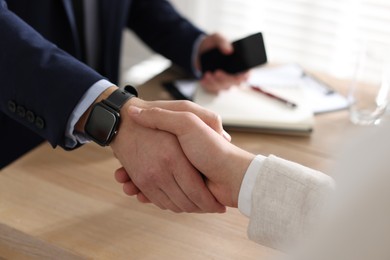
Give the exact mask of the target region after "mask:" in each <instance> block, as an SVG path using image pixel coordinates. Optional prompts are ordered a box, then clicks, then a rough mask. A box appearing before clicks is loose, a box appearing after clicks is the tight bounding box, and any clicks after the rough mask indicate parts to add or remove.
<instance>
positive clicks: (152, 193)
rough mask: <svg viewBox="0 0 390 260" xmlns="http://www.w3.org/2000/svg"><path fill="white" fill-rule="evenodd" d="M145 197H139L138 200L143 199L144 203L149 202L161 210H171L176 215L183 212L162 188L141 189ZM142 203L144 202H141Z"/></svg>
mask: <svg viewBox="0 0 390 260" xmlns="http://www.w3.org/2000/svg"><path fill="white" fill-rule="evenodd" d="M141 190H142V194H143V195H139V196H138V195H137V199H140V198H141V199H143V201H149V202H151V203H153V204H154V205H156V206H157V207H159V208H160V209H163V210H166V209H169V210H171V211H173V212H175V213H180V212H182V210H181V209H180V208H179V207H178V206H176V205H175V204H174V203H173V202H172V201H171V200H170V199H169V197H168V196H167V195H166V194H165V192H164V191H163V190H161V189H160V188H157V189H153V190H150V189H141ZM141 202H142V201H141Z"/></svg>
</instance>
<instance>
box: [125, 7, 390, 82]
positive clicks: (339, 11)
mask: <svg viewBox="0 0 390 260" xmlns="http://www.w3.org/2000/svg"><path fill="white" fill-rule="evenodd" d="M171 2H172V3H173V4H174V5H175V6H176V8H177V9H179V10H180V11H181V13H182V14H184V16H186V17H187V18H189V19H190V20H192V21H194V22H195V24H197V25H198V26H199V27H200V28H202V29H203V30H205V31H206V32H210V33H212V32H216V31H218V32H221V33H223V34H224V35H226V36H227V37H228V38H229V39H230V40H236V39H239V38H242V37H245V36H247V35H249V34H251V33H255V32H258V31H261V32H263V34H264V38H265V44H266V49H267V54H268V58H269V61H270V62H271V63H291V62H294V63H299V64H300V65H302V66H303V67H305V68H308V69H310V70H315V71H320V72H325V73H328V74H330V75H332V76H336V77H346V76H349V75H348V74H349V73H350V71H351V67H352V66H353V63H352V60H351V59H350V56H351V52H354V51H355V50H357V49H358V48H359V46H360V45H361V44H362V43H364V42H366V41H375V42H379V43H382V44H384V45H390V1H389V0H326V1H325V0H171ZM123 48H124V50H123V51H124V52H123V53H124V54H125V55H124V56H123V58H122V67H121V68H122V82H124V83H130V84H134V85H138V84H141V83H143V82H144V81H145V80H147V79H149V78H150V77H152V76H153V75H155V74H157V73H159V72H161V71H162V70H163V69H165V68H166V67H168V66H169V65H170V62H169V61H167V60H165V59H163V58H161V57H160V56H157V55H155V54H153V53H152V52H151V51H150V50H148V49H147V48H145V47H144V46H143V44H142V43H140V42H139V41H138V39H137V38H136V37H135V36H134V35H133V34H132V33H131V32H126V36H125V43H124V44H123Z"/></svg>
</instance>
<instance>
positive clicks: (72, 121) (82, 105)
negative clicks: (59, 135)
mask: <svg viewBox="0 0 390 260" xmlns="http://www.w3.org/2000/svg"><path fill="white" fill-rule="evenodd" d="M114 85H115V84H113V83H111V82H109V81H108V80H105V79H102V80H99V81H98V82H96V83H95V84H93V85H92V86H91V87H90V88H89V89H88V91H87V92H85V94H84V95H83V97H82V98H81V99H80V101H79V103H78V104H77V106H76V107H75V108H74V110H73V112H72V114H71V115H70V117H69V120H68V123H67V125H66V131H65V138H66V140H65V146H66V147H67V148H74V147H76V145H77V144H78V143H81V144H84V143H87V142H89V141H90V140H89V139H88V138H87V137H86V136H85V135H84V134H82V133H78V132H76V131H75V129H74V128H75V125H76V123H77V122H78V121H79V120H80V117H81V116H82V115H83V114H84V113H85V111H87V109H88V108H89V107H90V106H91V105H92V103H93V102H94V101H95V100H96V98H97V97H98V96H99V95H100V94H101V93H103V92H104V91H105V90H106V89H108V88H109V87H111V86H114Z"/></svg>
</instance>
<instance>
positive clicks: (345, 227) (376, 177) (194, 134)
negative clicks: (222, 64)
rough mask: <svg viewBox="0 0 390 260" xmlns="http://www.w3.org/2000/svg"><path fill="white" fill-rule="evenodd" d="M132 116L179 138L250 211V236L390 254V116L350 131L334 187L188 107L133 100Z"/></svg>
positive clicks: (130, 188)
mask: <svg viewBox="0 0 390 260" xmlns="http://www.w3.org/2000/svg"><path fill="white" fill-rule="evenodd" d="M128 116H129V117H131V118H132V119H133V120H134V121H135V122H136V123H137V124H139V125H140V126H142V127H146V128H150V129H159V130H163V131H166V132H169V133H171V134H173V135H175V136H176V137H177V138H178V140H179V143H180V145H181V147H182V149H183V151H184V153H185V155H186V156H187V157H188V158H189V160H190V162H191V163H192V164H193V165H194V166H195V167H196V168H197V169H198V170H199V171H200V172H201V173H202V174H203V175H204V176H205V178H207V186H208V188H209V189H210V191H211V192H212V193H213V194H214V196H215V197H216V199H217V200H218V201H219V202H220V203H221V204H223V205H226V206H229V207H238V208H239V210H240V211H241V212H242V213H243V214H244V215H246V216H248V217H249V218H250V221H249V226H248V234H249V238H250V239H252V240H254V241H256V242H258V243H260V244H263V245H266V246H269V247H273V248H276V249H279V250H281V251H284V252H288V253H291V255H293V256H295V258H294V259H301V260H304V259H307V260H309V259H319V260H321V259H332V260H338V259H340V260H363V259H390V249H389V246H388V245H389V241H390V225H389V219H390V204H389V203H388V202H387V199H388V198H390V175H389V174H388V169H389V167H390V164H389V160H388V152H389V149H390V140H389V138H387V133H388V132H389V130H390V122H385V123H384V124H383V125H381V126H380V127H379V128H369V129H364V131H363V130H361V133H358V134H356V133H355V135H353V136H351V140H350V141H349V143H347V145H346V148H345V151H344V153H343V155H342V156H340V161H339V165H338V167H336V168H335V170H334V173H333V174H332V176H334V177H335V178H336V180H337V189H335V182H334V180H333V179H332V178H331V177H329V176H327V175H325V174H323V173H321V172H318V171H315V170H313V169H310V168H307V167H304V166H302V165H299V164H297V163H294V162H291V161H287V160H284V159H281V158H278V157H276V156H273V155H270V156H266V157H265V156H262V155H257V156H255V155H253V154H251V153H248V152H246V151H244V150H242V149H240V148H238V147H236V146H234V145H233V144H231V143H230V142H228V141H226V139H224V138H223V137H221V136H220V135H218V134H216V133H215V132H214V131H213V130H212V129H211V128H210V127H209V126H207V125H206V124H204V122H202V120H200V119H199V118H198V117H197V116H196V115H194V114H192V113H190V112H175V111H168V110H165V109H161V108H151V109H140V108H138V107H130V108H129V110H128ZM176 122H182V124H180V126H179V127H177V125H176ZM115 176H116V179H117V181H118V182H120V183H122V184H123V189H124V191H125V193H126V194H128V195H137V197H138V199H139V200H140V201H141V202H145V203H146V202H149V201H148V199H147V197H145V196H144V194H143V193H142V192H141V191H140V190H139V189H138V188H137V186H136V185H134V183H133V182H132V179H131V178H130V177H129V176H128V175H127V173H126V171H125V170H124V169H123V168H121V169H118V170H117V171H116V172H115Z"/></svg>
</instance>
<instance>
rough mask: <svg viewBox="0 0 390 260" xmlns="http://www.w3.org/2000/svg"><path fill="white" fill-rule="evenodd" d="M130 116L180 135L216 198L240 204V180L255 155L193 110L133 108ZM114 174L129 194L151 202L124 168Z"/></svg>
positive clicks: (225, 203)
mask: <svg viewBox="0 0 390 260" xmlns="http://www.w3.org/2000/svg"><path fill="white" fill-rule="evenodd" d="M129 115H130V117H131V118H132V119H133V120H134V121H135V122H136V123H138V124H140V125H142V126H144V127H148V128H150V129H155V130H163V131H166V132H169V133H172V134H174V135H175V136H177V139H178V140H179V143H180V146H181V148H182V149H183V151H184V153H185V155H186V156H187V158H188V159H189V160H190V162H191V163H192V164H193V165H194V166H195V167H196V168H197V169H198V170H199V171H200V172H202V173H203V174H204V175H205V176H206V177H207V186H208V187H209V189H210V191H211V192H212V193H213V194H214V196H215V197H216V198H217V200H218V201H219V202H220V203H222V204H223V205H226V206H230V207H237V203H238V194H239V190H240V187H241V182H242V179H243V176H244V174H245V172H246V170H247V168H248V166H249V164H250V162H251V161H252V160H253V158H254V155H252V154H250V153H248V152H245V151H244V150H241V149H239V148H238V147H236V146H234V145H232V144H231V143H230V142H228V141H226V139H224V138H223V137H221V135H218V134H217V133H216V132H215V131H213V130H212V129H211V128H210V127H209V126H207V125H206V124H205V123H204V122H203V121H202V120H201V119H200V118H199V117H198V116H196V115H195V114H193V113H191V112H175V111H169V110H164V109H161V108H152V109H139V108H137V107H131V108H130V110H129ZM177 122H180V124H178V123H177ZM115 177H116V179H117V181H119V182H121V183H124V190H125V192H126V193H128V194H129V195H136V194H137V195H138V198H139V200H140V201H143V202H148V196H147V195H146V194H144V193H143V192H140V190H142V189H140V190H139V189H138V188H137V187H136V185H134V183H133V182H135V180H134V179H133V178H132V177H130V178H129V177H127V176H126V172H125V171H124V170H123V169H118V170H117V171H116V173H115Z"/></svg>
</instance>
